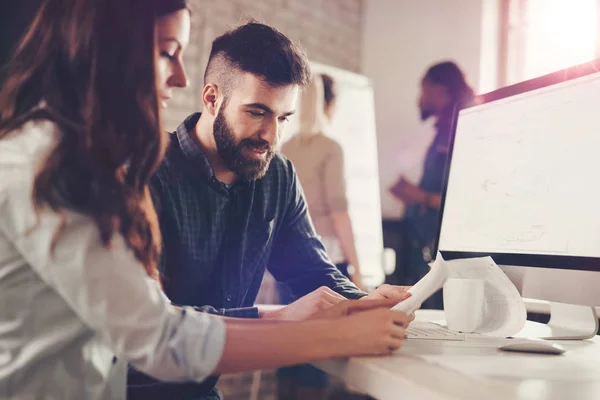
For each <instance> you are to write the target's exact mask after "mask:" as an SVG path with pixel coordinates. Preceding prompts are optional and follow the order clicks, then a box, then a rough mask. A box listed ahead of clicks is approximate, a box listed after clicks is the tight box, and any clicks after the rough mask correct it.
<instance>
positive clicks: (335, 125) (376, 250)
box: [282, 63, 385, 287]
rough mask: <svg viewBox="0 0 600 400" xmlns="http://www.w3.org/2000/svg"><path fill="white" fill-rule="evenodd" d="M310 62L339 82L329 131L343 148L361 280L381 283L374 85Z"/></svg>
mask: <svg viewBox="0 0 600 400" xmlns="http://www.w3.org/2000/svg"><path fill="white" fill-rule="evenodd" d="M311 67H312V69H313V71H314V73H315V74H321V73H326V74H328V75H330V76H331V77H332V78H333V79H334V80H335V83H336V90H337V104H336V113H335V116H334V118H333V121H332V123H331V125H330V127H329V129H328V132H327V133H328V135H329V136H330V137H332V138H333V139H335V140H336V141H337V142H338V143H339V144H340V145H341V146H342V149H343V151H344V164H345V171H344V172H345V176H346V186H347V196H348V205H349V214H350V219H351V220H352V225H353V229H354V237H355V241H356V250H357V253H358V260H359V262H360V265H361V272H362V275H363V281H364V283H365V284H366V285H367V286H369V287H371V286H377V285H380V284H381V283H383V281H384V279H385V274H384V269H383V233H382V228H381V200H380V196H379V194H380V192H379V169H378V161H377V137H376V130H375V103H374V98H373V87H372V85H371V82H370V81H369V79H368V78H366V77H365V76H363V75H359V74H355V73H352V72H349V71H345V70H342V69H339V68H335V67H331V66H327V65H323V64H318V63H312V65H311ZM297 115H298V112H297V113H296V115H295V116H294V118H291V119H290V122H289V124H288V126H287V128H286V132H285V136H284V137H283V141H282V142H285V141H286V140H289V139H290V138H291V137H293V135H295V134H296V133H297V132H298V125H299V124H298V117H297Z"/></svg>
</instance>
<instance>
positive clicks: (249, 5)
mask: <svg viewBox="0 0 600 400" xmlns="http://www.w3.org/2000/svg"><path fill="white" fill-rule="evenodd" d="M190 3H191V8H192V34H191V38H190V46H189V47H188V49H187V52H186V54H185V63H186V68H187V72H188V75H189V78H190V82H191V84H190V86H189V87H188V88H187V89H185V90H176V91H175V97H174V98H173V100H172V101H171V104H170V105H169V106H170V107H169V109H168V111H167V113H166V115H165V121H166V123H167V126H168V128H169V129H170V130H172V129H174V128H175V127H176V126H177V125H178V124H179V123H180V122H181V121H182V120H183V119H184V118H185V117H186V116H187V115H189V114H191V113H192V112H194V111H198V110H200V108H201V106H200V104H201V102H200V93H201V91H202V83H203V82H202V77H203V74H204V69H205V67H206V62H207V58H208V55H209V53H210V46H211V43H212V41H213V40H214V39H215V37H217V36H219V35H221V34H223V33H224V32H225V31H227V30H229V29H231V28H234V27H236V26H237V25H239V24H241V23H243V22H245V21H247V20H248V19H250V18H254V19H257V20H258V21H260V22H264V23H267V24H270V25H272V26H274V27H276V28H277V29H279V30H280V31H282V32H283V33H284V34H285V35H287V36H288V37H289V38H290V39H292V40H294V41H297V42H299V43H300V44H301V45H302V47H303V48H304V50H305V51H306V53H307V54H308V57H309V58H310V59H311V60H312V61H318V62H321V63H324V64H330V65H333V66H336V67H340V68H344V69H347V70H350V71H355V72H358V71H359V69H360V65H361V59H360V56H361V55H360V46H361V10H362V4H361V3H362V1H361V0H190Z"/></svg>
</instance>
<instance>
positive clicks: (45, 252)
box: [0, 0, 408, 400]
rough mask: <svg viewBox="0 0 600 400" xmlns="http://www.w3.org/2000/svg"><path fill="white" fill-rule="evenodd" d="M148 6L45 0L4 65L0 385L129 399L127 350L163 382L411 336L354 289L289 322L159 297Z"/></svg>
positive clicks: (0, 388) (108, 0) (157, 136)
mask: <svg viewBox="0 0 600 400" xmlns="http://www.w3.org/2000/svg"><path fill="white" fill-rule="evenodd" d="M156 1H160V0H156ZM154 5H155V2H154V1H148V0H101V1H100V0H44V1H43V2H42V4H41V8H40V9H39V11H38V13H37V15H36V17H35V19H34V22H33V24H32V25H31V28H30V29H29V30H28V31H27V33H26V34H25V36H24V38H23V40H22V42H21V43H20V45H19V46H18V47H17V50H16V53H15V55H14V57H12V61H11V62H10V63H9V67H8V71H7V73H6V75H5V76H6V81H5V84H4V85H3V86H2V88H1V90H0V177H1V178H2V179H0V304H1V305H2V306H1V307H0V326H2V329H1V330H0V354H1V355H2V360H3V361H2V363H1V364H0V397H1V398H11V399H16V398H19V399H42V398H44V399H46V398H47V399H88V400H97V399H107V400H108V399H124V398H125V377H126V362H130V363H131V364H132V365H133V366H135V368H138V369H139V370H141V371H144V372H145V373H147V374H150V375H151V376H153V377H155V378H157V379H162V380H168V381H195V382H201V381H203V380H204V379H206V378H207V377H208V376H209V375H211V374H215V373H223V372H235V371H243V370H251V369H258V368H269V367H271V368H272V367H276V366H281V365H290V364H296V363H298V362H307V361H309V360H311V359H314V360H317V359H322V358H328V357H335V356H343V355H358V354H387V353H389V352H390V351H391V350H392V349H395V348H397V347H399V346H400V344H401V341H402V338H403V336H404V328H403V326H405V325H406V324H407V323H408V318H407V317H406V316H405V315H403V314H401V313H397V312H393V311H390V310H388V309H387V308H388V307H390V305H391V304H393V303H394V302H395V301H360V302H358V301H355V302H352V301H345V302H341V303H340V304H339V305H337V306H335V307H331V308H329V309H328V310H326V311H325V312H323V313H317V314H315V315H314V316H313V317H314V318H313V319H312V320H309V321H302V322H294V323H279V322H271V321H260V320H259V321H250V320H239V319H236V318H223V317H217V316H212V315H209V314H206V313H202V312H197V311H196V310H194V309H192V308H190V307H185V306H183V307H180V306H174V305H172V304H171V302H170V301H169V300H168V299H167V297H166V296H165V295H164V294H163V292H162V291H161V285H160V282H159V280H158V279H159V273H158V270H157V264H158V258H159V255H160V249H161V243H160V234H159V227H158V225H157V219H156V213H155V211H154V207H153V205H152V201H151V198H150V192H149V188H148V181H149V179H150V176H151V175H152V173H153V171H154V169H155V168H156V166H157V165H158V164H159V163H160V161H161V160H162V157H163V154H164V147H165V143H166V140H167V138H166V134H165V133H164V132H163V130H162V129H161V124H160V120H161V117H160V109H159V90H158V89H157V78H158V76H157V75H156V73H155V70H156V69H158V66H156V65H155V62H157V60H156V59H155V56H156V55H157V54H158V48H157V44H156V43H155V22H156V16H157V11H156V9H155V8H154ZM132 16H134V18H132ZM376 306H379V308H377V309H374V310H369V311H364V312H360V313H354V312H356V311H361V310H365V309H369V308H373V307H376ZM382 307H383V308H382ZM349 314H352V315H349ZM348 315H349V316H348ZM249 342H250V343H252V346H248V345H247V343H249Z"/></svg>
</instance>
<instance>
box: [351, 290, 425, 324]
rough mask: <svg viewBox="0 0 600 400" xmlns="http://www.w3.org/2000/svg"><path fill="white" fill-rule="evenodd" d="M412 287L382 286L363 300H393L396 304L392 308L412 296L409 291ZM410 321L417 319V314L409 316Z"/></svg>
mask: <svg viewBox="0 0 600 400" xmlns="http://www.w3.org/2000/svg"><path fill="white" fill-rule="evenodd" d="M410 288H411V287H410V286H392V285H387V284H384V285H381V286H379V287H378V288H377V289H375V291H373V292H371V293H369V295H368V296H367V297H363V298H362V299H361V300H382V299H393V300H394V301H395V302H394V304H392V307H393V306H395V305H396V304H398V303H400V302H401V301H403V300H406V299H408V298H409V297H410V296H411V294H410V292H409V291H408V289H410ZM408 318H409V321H412V320H413V319H415V314H414V313H413V314H410V315H409V316H408Z"/></svg>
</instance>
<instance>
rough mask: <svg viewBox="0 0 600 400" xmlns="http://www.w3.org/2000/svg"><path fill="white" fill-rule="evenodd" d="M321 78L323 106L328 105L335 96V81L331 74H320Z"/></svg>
mask: <svg viewBox="0 0 600 400" xmlns="http://www.w3.org/2000/svg"><path fill="white" fill-rule="evenodd" d="M321 79H323V94H324V96H325V98H324V100H325V107H329V105H330V104H331V102H332V101H334V100H335V97H336V92H335V81H334V80H333V78H332V77H331V76H329V75H327V74H321Z"/></svg>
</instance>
